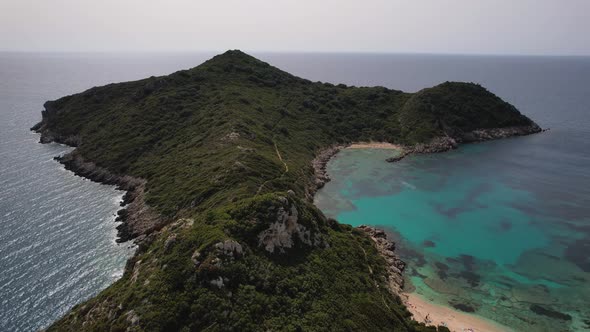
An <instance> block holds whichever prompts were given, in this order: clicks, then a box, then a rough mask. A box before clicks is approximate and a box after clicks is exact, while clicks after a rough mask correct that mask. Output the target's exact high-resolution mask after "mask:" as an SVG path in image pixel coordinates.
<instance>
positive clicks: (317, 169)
mask: <svg viewBox="0 0 590 332" xmlns="http://www.w3.org/2000/svg"><path fill="white" fill-rule="evenodd" d="M347 146H348V145H332V146H330V147H327V148H325V149H322V150H320V151H319V152H318V154H317V155H316V157H315V158H314V159H313V160H312V161H311V167H312V168H313V179H312V185H311V186H308V188H307V190H306V193H305V195H306V197H307V199H308V200H309V201H313V197H314V195H315V193H316V192H317V191H318V190H320V189H321V188H322V187H323V186H325V185H326V183H328V182H330V176H329V175H328V171H327V170H326V166H327V165H328V162H329V161H330V159H332V157H334V156H335V155H336V154H337V153H338V152H340V150H342V149H344V148H346V147H347Z"/></svg>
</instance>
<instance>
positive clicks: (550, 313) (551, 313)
mask: <svg viewBox="0 0 590 332" xmlns="http://www.w3.org/2000/svg"><path fill="white" fill-rule="evenodd" d="M530 309H531V311H532V312H534V313H536V314H537V315H542V316H547V317H551V318H556V319H561V320H572V316H570V315H568V314H564V313H561V312H559V311H555V310H551V309H547V308H544V307H541V306H540V305H538V304H533V305H531V306H530Z"/></svg>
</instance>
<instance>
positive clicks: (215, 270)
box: [33, 51, 539, 331]
mask: <svg viewBox="0 0 590 332" xmlns="http://www.w3.org/2000/svg"><path fill="white" fill-rule="evenodd" d="M45 109H46V110H45V111H44V112H43V120H42V122H41V123H39V124H38V125H36V126H35V127H34V128H33V129H35V130H37V131H39V132H41V133H42V138H41V140H42V142H49V141H57V142H63V143H67V144H70V145H74V146H77V149H76V150H75V151H74V152H73V153H72V154H70V155H68V156H66V157H64V158H63V159H62V162H64V163H65V164H66V166H67V167H68V168H69V169H72V170H73V171H75V172H77V173H78V174H80V175H83V176H86V177H89V178H91V179H94V180H97V181H101V182H105V183H113V184H118V185H119V186H121V187H122V188H123V189H126V190H129V194H128V195H127V197H126V202H127V203H128V208H127V210H124V211H122V212H120V213H119V214H120V218H119V219H120V220H123V223H122V224H121V226H120V227H119V230H120V231H121V232H120V233H121V235H122V236H123V239H130V238H136V241H137V242H138V244H139V248H138V251H137V253H136V255H135V256H134V257H133V258H132V259H131V260H130V261H129V262H128V265H127V268H126V272H125V274H124V276H123V277H122V278H121V279H120V280H119V281H117V282H116V283H115V284H113V285H112V286H110V287H109V288H108V289H106V290H105V291H103V292H102V293H100V294H99V295H98V296H97V297H95V298H93V299H91V300H89V301H86V302H84V303H82V304H80V305H78V306H76V307H75V308H74V309H73V310H72V311H71V312H70V313H69V314H68V315H66V316H65V317H64V318H62V319H61V320H59V321H58V322H56V323H55V324H54V325H53V326H52V327H51V328H50V330H68V331H79V330H96V331H109V330H110V331H119V330H121V331H125V330H130V331H135V330H147V331H170V330H184V331H228V330H236V331H249V330H252V331H254V330H256V331H259V330H264V331H267V330H272V331H283V330H284V331H328V330H329V331H334V330H352V331H355V330H358V331H369V330H370V331H412V330H421V329H426V328H425V327H423V326H420V325H418V324H417V323H415V322H413V321H411V319H409V313H408V312H407V310H406V309H405V307H404V306H403V305H402V304H401V302H400V300H399V298H397V296H396V295H395V294H392V293H391V292H390V291H388V288H387V287H386V282H387V265H386V262H385V260H384V259H383V257H381V256H380V255H379V254H378V252H377V250H376V248H375V246H374V244H373V242H372V241H371V239H370V238H369V237H368V236H367V235H366V234H365V233H364V232H362V231H360V230H357V229H352V228H351V227H350V226H347V225H341V224H338V223H337V222H336V221H334V220H327V219H326V218H325V217H324V216H323V214H322V213H321V212H320V211H319V210H318V209H317V208H316V207H315V206H313V205H312V204H311V203H310V199H311V197H312V195H313V192H315V190H316V185H317V184H316V179H315V177H314V169H313V167H312V165H311V164H312V160H313V159H314V158H315V157H316V156H317V154H318V152H319V151H320V150H321V149H325V148H327V147H330V146H333V145H335V144H343V143H349V142H354V141H370V140H373V141H389V142H395V143H400V144H405V145H407V146H413V145H415V144H417V143H424V144H428V143H429V142H431V141H433V140H436V139H437V138H439V137H442V136H444V137H450V138H453V139H456V140H457V141H459V142H460V141H471V140H480V139H487V138H496V137H503V136H508V135H519V134H527V133H532V132H536V131H538V130H539V128H538V126H537V125H536V124H534V122H532V121H531V120H530V119H528V118H527V117H525V116H523V115H521V114H520V113H519V112H518V111H517V110H516V109H515V108H514V107H513V106H511V105H510V104H508V103H506V102H504V101H502V100H501V99H500V98H498V97H496V96H495V95H493V94H492V93H490V92H488V91H487V90H485V89H484V88H482V87H481V86H479V85H475V84H470V83H450V82H447V83H444V84H441V85H439V86H436V87H434V88H430V89H425V90H422V91H420V92H418V93H415V94H410V93H404V92H401V91H396V90H390V89H386V88H383V87H350V86H345V85H332V84H327V83H319V82H310V81H308V80H305V79H302V78H298V77H295V76H293V75H291V74H288V73H286V72H283V71H281V70H279V69H277V68H275V67H272V66H270V65H269V64H267V63H264V62H262V61H260V60H257V59H255V58H253V57H251V56H248V55H246V54H244V53H242V52H240V51H228V52H226V53H224V54H222V55H218V56H216V57H214V58H212V59H211V60H209V61H207V62H205V63H204V64H202V65H200V66H198V67H195V68H193V69H190V70H182V71H178V72H176V73H173V74H171V75H168V76H163V77H150V78H147V79H144V80H139V81H134V82H126V83H118V84H110V85H107V86H103V87H96V88H92V89H89V90H87V91H85V92H82V93H80V94H76V95H72V96H67V97H63V98H61V99H58V100H56V101H50V102H47V103H46V104H45ZM498 128H511V129H510V130H509V131H508V132H504V131H503V130H502V129H498ZM482 130H483V131H482ZM488 130H489V132H491V133H492V134H491V136H490V135H488V134H487V133H488ZM498 130H499V131H500V134H498ZM482 132H485V133H486V134H485V135H484V134H482ZM474 133H475V134H474ZM486 135H487V136H486Z"/></svg>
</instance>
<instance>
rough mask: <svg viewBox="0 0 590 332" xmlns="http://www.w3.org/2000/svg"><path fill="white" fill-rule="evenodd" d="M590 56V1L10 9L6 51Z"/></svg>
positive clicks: (250, 0)
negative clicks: (237, 50) (227, 51)
mask: <svg viewBox="0 0 590 332" xmlns="http://www.w3.org/2000/svg"><path fill="white" fill-rule="evenodd" d="M227 49H242V50H244V51H250V52H269V51H270V52H380V53H450V54H509V55H513V54H515V55H590V0H493V1H490V0H403V1H401V0H209V1H204V0H166V1H163V0H159V1H157V0H99V1H96V0H93V1H89V0H0V50H2V51H34V52H37V51H51V52H69V51H75V52H146V51H148V52H193V51H224V50H227Z"/></svg>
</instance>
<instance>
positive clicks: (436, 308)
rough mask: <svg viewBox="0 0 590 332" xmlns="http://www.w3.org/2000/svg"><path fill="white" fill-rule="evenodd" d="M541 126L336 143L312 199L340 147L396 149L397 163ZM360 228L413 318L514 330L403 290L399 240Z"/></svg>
mask: <svg viewBox="0 0 590 332" xmlns="http://www.w3.org/2000/svg"><path fill="white" fill-rule="evenodd" d="M544 131H546V130H544V129H541V128H540V127H539V126H538V125H536V124H533V125H531V126H524V127H510V128H493V129H488V130H476V131H474V132H472V133H469V134H466V136H464V137H463V138H462V139H457V140H455V139H453V138H450V137H438V138H435V139H433V140H431V142H429V143H427V144H417V145H415V146H403V145H398V144H393V143H389V142H357V143H351V144H348V145H336V146H331V147H329V148H327V149H323V150H321V151H320V152H319V153H318V154H317V156H316V158H315V159H314V160H313V161H312V167H313V169H314V177H315V178H314V182H313V183H314V184H315V185H316V187H315V188H314V189H313V190H311V191H310V193H311V195H310V196H309V197H310V199H311V200H313V197H314V195H315V193H316V192H317V191H318V190H319V189H321V188H322V187H323V186H324V185H325V184H326V183H327V182H329V181H331V178H330V176H329V174H328V172H327V164H328V162H329V161H330V160H331V159H332V158H333V157H334V156H335V155H336V154H337V153H338V152H340V150H342V149H345V148H349V149H392V150H393V149H395V150H399V151H400V153H399V155H397V156H394V157H391V158H388V159H387V160H386V161H387V162H397V161H400V160H402V159H403V158H405V157H406V156H408V155H410V154H429V153H441V152H446V151H450V150H453V149H456V148H457V147H458V146H459V145H460V144H467V143H475V142H484V141H489V140H496V139H502V138H509V137H514V136H525V135H530V134H535V133H539V132H544ZM357 229H359V230H362V231H364V232H365V233H366V234H367V235H368V236H369V237H370V238H371V239H372V240H373V241H374V242H375V246H376V248H377V251H378V252H379V254H380V255H381V256H382V257H383V258H384V259H385V261H386V265H387V272H388V280H387V287H388V289H389V291H390V292H391V293H392V294H394V295H395V296H398V297H400V299H401V300H402V302H403V303H404V305H405V306H406V308H407V309H408V311H409V312H410V313H411V314H412V317H413V319H414V320H415V321H417V322H418V323H424V324H426V325H434V326H445V327H447V328H449V330H450V331H457V332H464V331H470V332H505V331H513V330H512V329H511V328H509V327H506V326H503V325H501V324H500V323H497V322H495V321H492V320H489V319H487V318H485V317H482V316H478V315H474V314H469V313H465V312H462V311H459V310H456V309H454V308H451V307H448V306H445V305H441V304H436V303H433V302H431V301H429V300H428V299H427V298H425V297H423V296H421V295H420V294H418V293H407V292H404V291H403V288H404V278H403V271H404V269H405V266H406V263H405V262H403V261H402V260H401V259H400V258H399V256H397V254H396V253H395V243H394V242H393V241H391V240H389V239H388V238H387V235H386V234H385V232H384V231H383V230H380V229H377V228H375V227H372V226H367V225H361V226H359V227H357Z"/></svg>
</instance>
